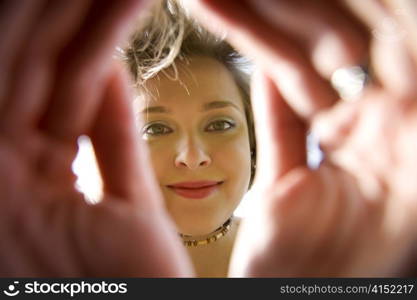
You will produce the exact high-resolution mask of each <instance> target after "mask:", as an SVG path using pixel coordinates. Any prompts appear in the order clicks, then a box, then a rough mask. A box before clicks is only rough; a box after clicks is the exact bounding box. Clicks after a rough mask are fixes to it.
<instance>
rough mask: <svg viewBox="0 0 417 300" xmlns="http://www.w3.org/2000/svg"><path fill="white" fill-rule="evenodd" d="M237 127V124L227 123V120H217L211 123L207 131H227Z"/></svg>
mask: <svg viewBox="0 0 417 300" xmlns="http://www.w3.org/2000/svg"><path fill="white" fill-rule="evenodd" d="M233 127H235V123H234V122H232V121H226V120H217V121H214V122H211V123H210V124H209V125H208V126H207V127H206V129H205V130H206V131H209V132H211V131H226V130H229V129H231V128H233Z"/></svg>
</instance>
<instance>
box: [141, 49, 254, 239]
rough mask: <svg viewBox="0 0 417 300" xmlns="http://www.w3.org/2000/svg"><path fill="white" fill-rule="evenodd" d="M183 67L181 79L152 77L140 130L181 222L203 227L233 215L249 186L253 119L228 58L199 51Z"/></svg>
mask: <svg viewBox="0 0 417 300" xmlns="http://www.w3.org/2000/svg"><path fill="white" fill-rule="evenodd" d="M178 68H179V69H178V70H179V79H180V80H179V81H178V80H176V81H174V80H171V79H168V78H167V77H165V76H164V75H162V76H159V78H154V79H151V80H149V81H148V83H147V87H148V89H149V90H150V91H151V92H152V94H153V95H154V96H153V98H151V97H150V96H144V97H141V100H140V101H139V102H140V104H139V106H140V107H139V109H140V112H141V113H142V119H143V120H144V123H143V125H141V135H142V137H143V138H144V139H145V140H146V141H147V143H148V145H149V149H150V154H151V157H152V162H153V166H154V169H155V173H156V176H157V179H158V182H159V184H160V186H161V189H162V192H163V195H164V197H165V203H166V206H167V209H168V211H169V213H170V214H171V216H172V217H173V219H174V221H175V222H176V224H177V226H178V230H179V231H180V232H181V233H183V234H189V235H204V234H207V233H210V232H212V231H214V230H215V229H216V228H218V227H219V226H221V225H222V224H223V223H224V222H225V221H226V220H227V219H228V218H229V217H230V216H231V214H232V213H233V211H234V210H235V209H236V207H237V206H238V204H239V202H240V200H241V199H242V197H243V195H244V193H245V192H246V190H247V188H248V184H249V179H250V163H251V161H250V146H249V137H248V126H247V122H246V117H245V111H244V106H243V103H242V97H241V95H240V92H239V89H238V87H237V85H236V83H235V82H234V79H233V77H232V74H231V73H230V72H229V71H228V70H227V68H226V67H225V66H224V65H223V64H221V63H220V62H218V61H217V60H215V59H212V58H207V57H193V58H192V59H191V60H190V64H189V65H187V66H185V67H184V66H180V65H178ZM156 90H157V91H156Z"/></svg>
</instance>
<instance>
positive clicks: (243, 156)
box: [213, 136, 251, 184]
mask: <svg viewBox="0 0 417 300" xmlns="http://www.w3.org/2000/svg"><path fill="white" fill-rule="evenodd" d="M213 162H214V163H215V164H216V166H218V167H219V168H221V169H222V170H223V171H224V172H225V173H226V174H225V175H227V176H228V177H229V178H230V179H232V180H233V181H234V182H236V184H238V182H241V181H243V182H242V183H241V184H245V182H246V181H247V182H249V179H250V172H251V170H250V166H251V161H250V147H249V141H248V139H247V137H246V136H241V137H237V138H232V139H229V140H227V141H224V142H223V143H222V144H221V145H219V146H218V147H217V151H216V154H215V155H214V157H213Z"/></svg>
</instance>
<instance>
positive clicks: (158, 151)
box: [148, 141, 173, 182]
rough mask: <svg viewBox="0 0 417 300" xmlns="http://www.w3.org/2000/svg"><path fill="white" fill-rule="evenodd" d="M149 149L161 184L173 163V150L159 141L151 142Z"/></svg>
mask: <svg viewBox="0 0 417 300" xmlns="http://www.w3.org/2000/svg"><path fill="white" fill-rule="evenodd" d="M148 148H149V154H150V157H151V161H152V166H153V168H154V171H155V174H156V177H157V179H158V181H159V182H161V179H162V178H163V176H164V174H166V173H167V168H169V167H170V166H171V164H172V163H173V161H172V149H171V147H170V146H169V145H167V144H166V143H162V142H157V141H155V142H149V143H148Z"/></svg>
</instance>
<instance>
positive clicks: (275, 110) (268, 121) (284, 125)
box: [252, 71, 307, 184]
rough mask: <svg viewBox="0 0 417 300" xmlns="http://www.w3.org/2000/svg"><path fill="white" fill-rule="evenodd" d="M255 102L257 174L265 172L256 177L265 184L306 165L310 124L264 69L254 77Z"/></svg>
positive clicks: (253, 93)
mask: <svg viewBox="0 0 417 300" xmlns="http://www.w3.org/2000/svg"><path fill="white" fill-rule="evenodd" d="M252 103H253V110H254V118H255V131H256V141H257V149H258V155H257V157H258V158H257V160H258V162H257V168H259V170H260V171H259V172H257V174H262V175H259V176H262V178H256V179H257V180H259V181H260V182H262V184H263V183H266V182H264V181H265V180H266V179H267V180H272V182H268V183H274V182H277V180H278V179H280V178H281V177H283V176H284V175H286V174H287V173H288V172H289V171H291V170H292V169H294V168H297V167H307V152H306V134H307V129H306V128H307V126H306V124H305V122H304V121H303V120H301V119H300V118H299V117H298V116H297V114H296V113H295V112H294V111H293V110H292V109H291V108H290V107H289V106H288V104H287V103H286V102H285V101H284V99H283V97H282V95H281V94H280V92H279V90H278V88H277V87H276V85H275V84H274V82H273V81H272V80H271V78H270V77H269V76H268V75H266V74H265V73H263V72H261V71H258V72H256V73H255V74H254V76H253V81H252ZM271 166H273V167H271ZM268 183H267V184H268Z"/></svg>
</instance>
